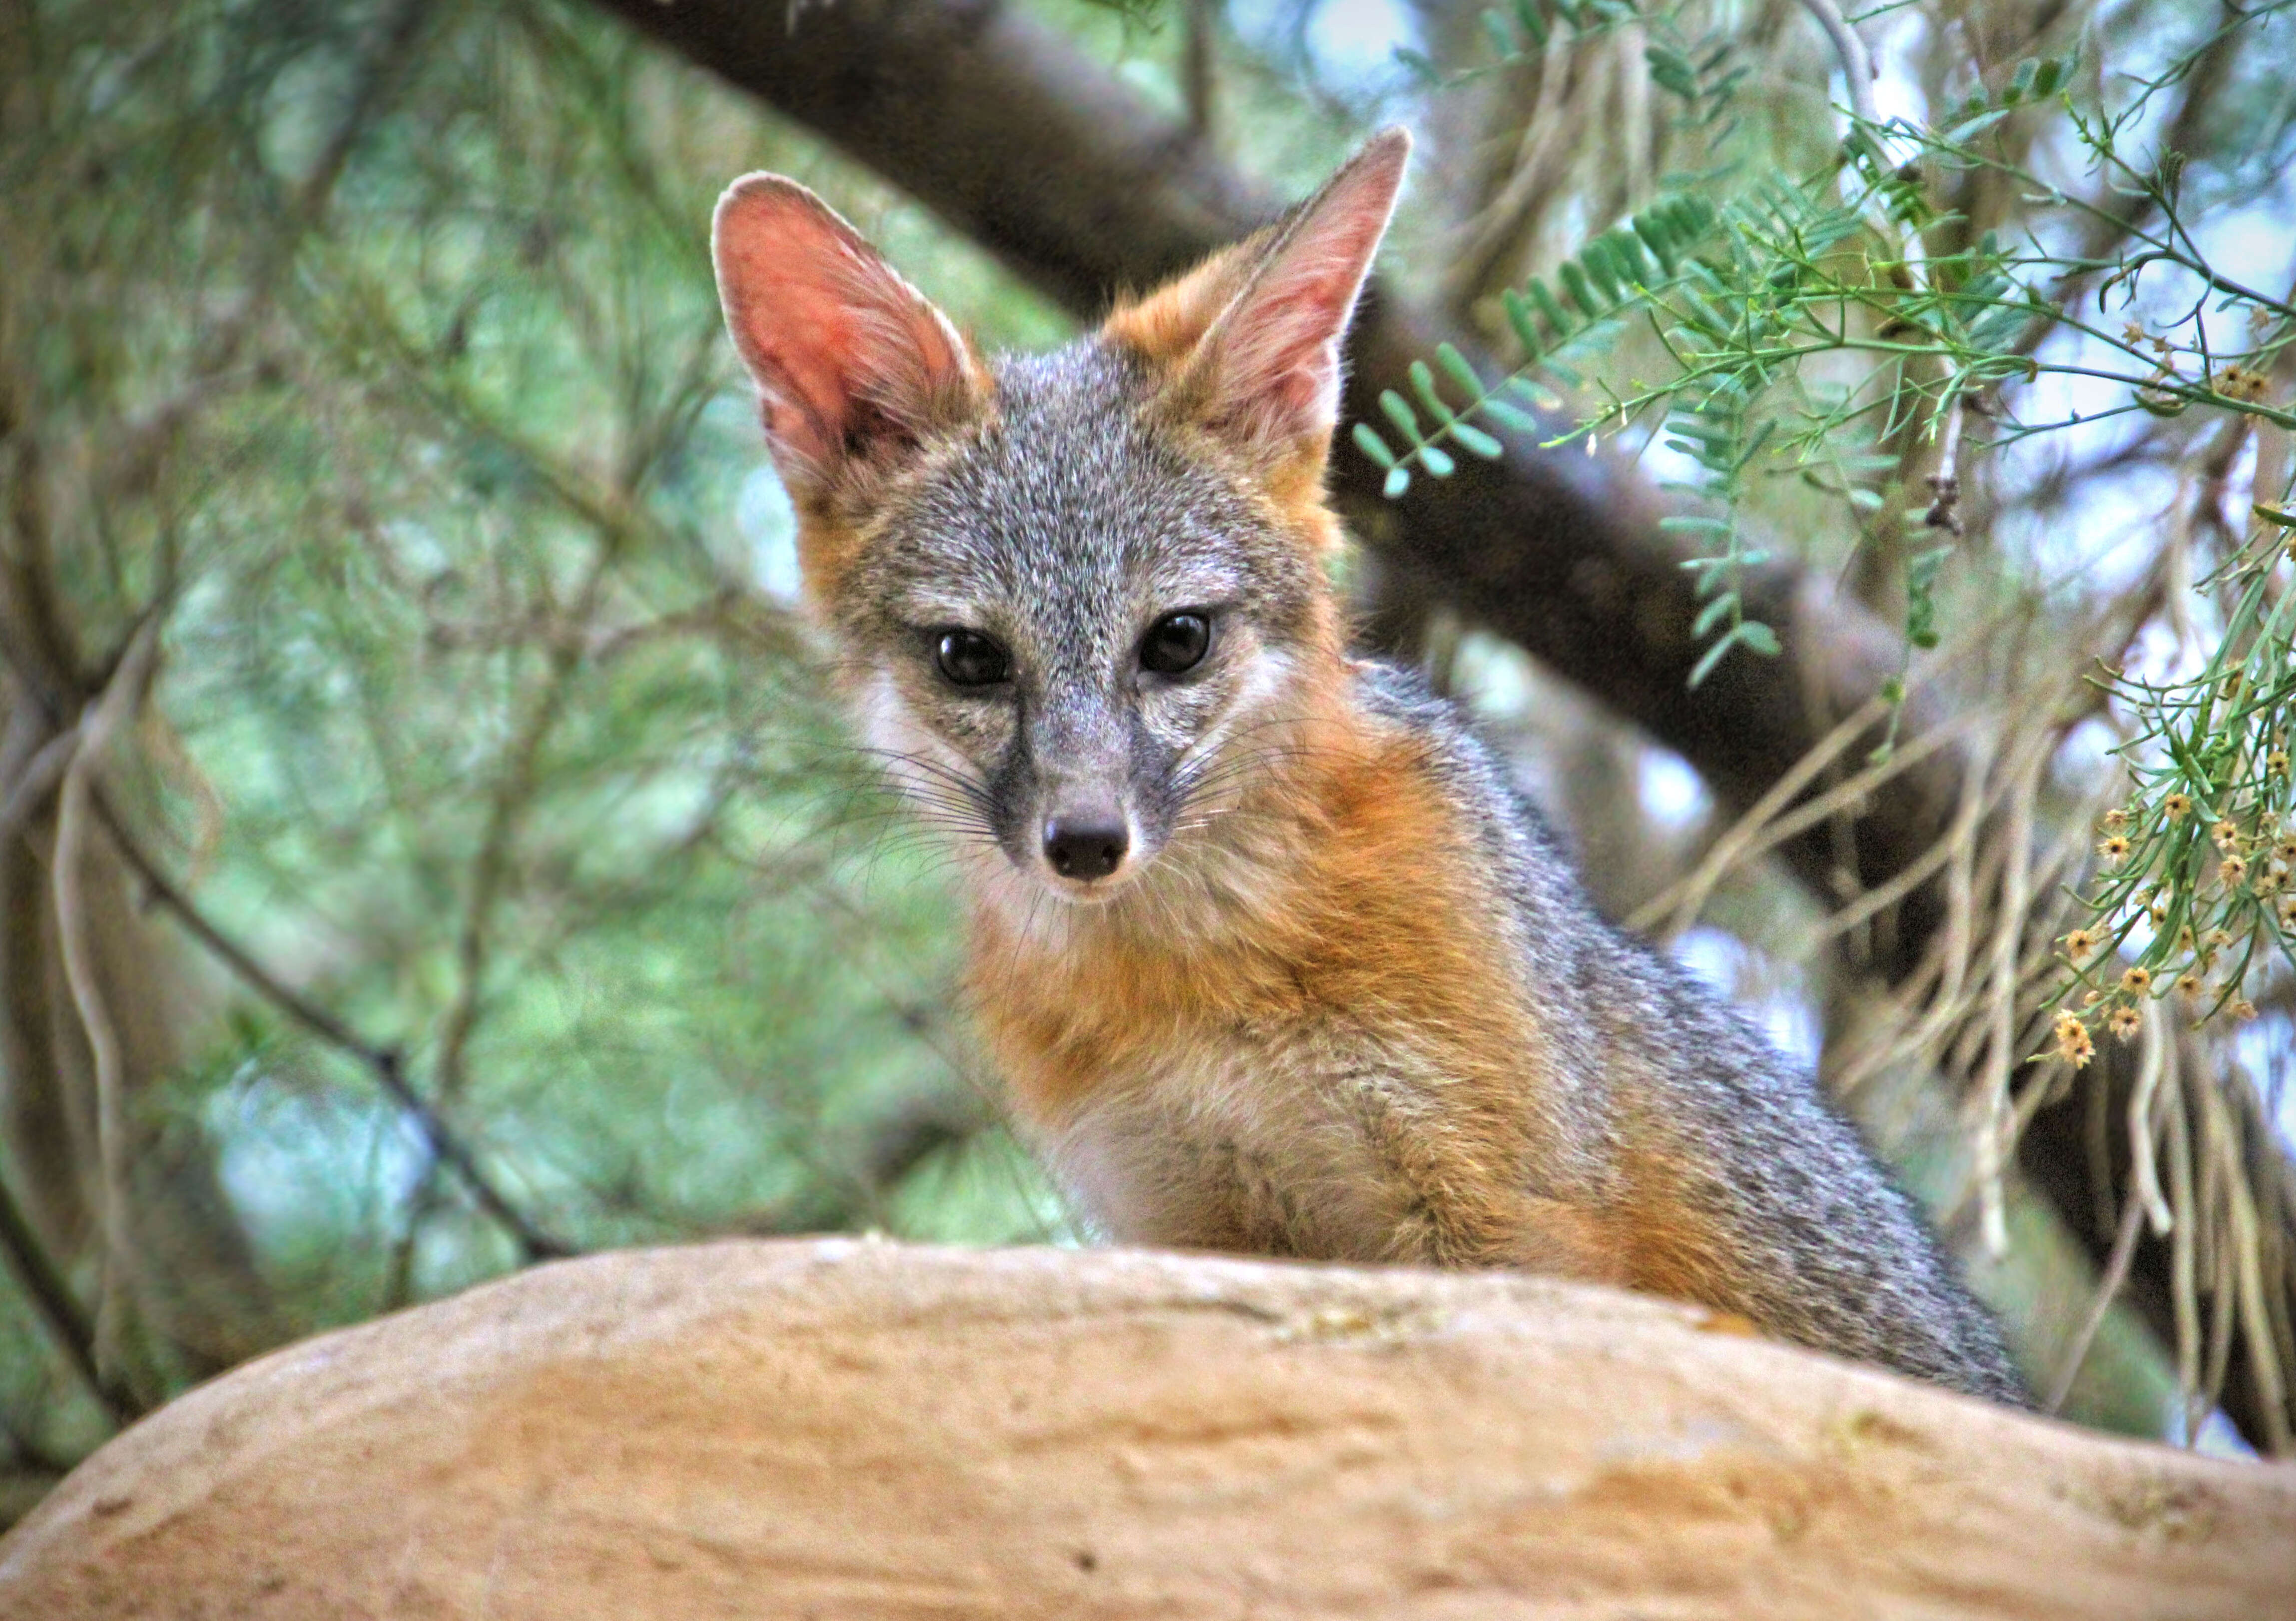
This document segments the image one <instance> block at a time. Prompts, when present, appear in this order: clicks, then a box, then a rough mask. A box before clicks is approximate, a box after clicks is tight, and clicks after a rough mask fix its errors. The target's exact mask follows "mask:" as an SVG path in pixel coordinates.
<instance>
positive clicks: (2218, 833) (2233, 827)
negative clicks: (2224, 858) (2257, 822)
mask: <svg viewBox="0 0 2296 1621" xmlns="http://www.w3.org/2000/svg"><path fill="white" fill-rule="evenodd" d="M2209 836H2210V838H2212V839H2214V840H2215V841H2216V842H2217V848H2218V850H2221V851H2223V852H2225V853H2226V855H2230V854H2231V853H2232V852H2234V851H2235V850H2237V849H2239V848H2240V827H2239V826H2238V825H2237V824H2236V823H2235V822H2234V821H2233V819H2231V818H2230V817H2226V818H2225V819H2224V820H2222V821H2220V822H2218V824H2217V825H2216V826H2215V827H2211V828H2210V829H2209Z"/></svg>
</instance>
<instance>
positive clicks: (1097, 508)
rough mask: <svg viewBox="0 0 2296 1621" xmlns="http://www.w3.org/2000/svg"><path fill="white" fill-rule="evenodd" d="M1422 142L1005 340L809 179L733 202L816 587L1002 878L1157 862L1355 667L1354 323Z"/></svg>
mask: <svg viewBox="0 0 2296 1621" xmlns="http://www.w3.org/2000/svg"><path fill="white" fill-rule="evenodd" d="M1407 150H1408V144H1407V142H1406V140H1405V138H1404V137H1403V136H1402V135H1401V133H1400V132H1399V131H1398V132H1391V133H1390V135H1388V136H1382V137H1380V138H1378V139H1375V140H1374V142H1373V143H1372V144H1370V145H1369V146H1367V147H1366V148H1365V151H1364V152H1362V153H1361V154H1359V155H1358V156H1357V158H1356V159H1355V160H1353V161H1352V162H1351V163H1349V165H1348V166H1347V167H1346V168H1345V169H1342V170H1341V172H1340V174H1339V175H1338V176H1337V177H1334V179H1333V181H1332V182H1331V184H1330V185H1327V186H1326V187H1325V188H1324V191H1323V192H1322V193H1319V194H1318V195H1317V196H1316V198H1315V199H1313V200H1311V201H1310V202H1308V203H1307V204H1306V205H1303V207H1302V208H1300V210H1295V211H1294V213H1293V214H1292V216H1290V217H1289V218H1286V219H1285V220H1283V221H1282V222H1279V224H1277V225H1276V226H1272V227H1270V229H1269V230H1268V231H1267V232H1263V233H1262V234H1261V235H1259V237H1255V238H1253V239H1251V240H1250V241H1247V242H1245V243H1240V244H1238V245H1237V246H1236V247H1234V248H1232V249H1230V250H1228V251H1226V252H1225V253H1223V254H1221V255H1218V256H1217V257H1216V258H1214V259H1212V260H1210V262H1208V263H1207V264H1205V265H1204V266H1202V267H1201V268H1199V269H1198V270H1197V271H1195V272H1193V274H1191V275H1190V276H1185V277H1183V278H1181V279H1180V280H1178V281H1177V282H1175V283H1173V284H1169V286H1167V287H1165V288H1163V289H1162V290H1160V291H1159V292H1156V293H1154V294H1152V296H1150V297H1149V298H1146V299H1144V300H1138V301H1136V302H1133V303H1130V304H1128V305H1126V306H1124V307H1122V308H1119V309H1118V311H1117V312H1116V313H1115V314H1114V315H1113V316H1111V317H1110V319H1109V321H1108V322H1107V323H1106V325H1104V326H1103V327H1102V329H1101V330H1100V331H1098V332H1097V333H1094V334H1093V335H1091V336H1089V337H1087V338H1085V339H1082V340H1080V341H1078V342H1076V343H1075V344H1072V345H1070V347H1069V348H1067V349H1064V350H1059V351H1057V352H1055V353H1053V354H1050V355H1045V356H1036V357H1021V358H1003V359H999V360H996V361H995V362H988V361H984V360H982V359H981V358H980V357H979V356H977V355H976V354H975V353H974V352H973V350H972V348H971V346H970V345H969V344H967V343H966V342H965V341H964V339H963V338H962V337H961V336H960V335H959V334H958V333H957V332H956V331H955V327H954V326H953V325H950V323H949V322H948V321H947V318H946V317H943V316H942V315H941V314H940V313H939V311H938V310H936V309H933V308H932V307H931V305H930V304H929V303H927V302H926V301H925V300H924V299H923V298H922V295H920V294H919V293H918V292H916V290H915V289H914V288H913V287H911V286H910V285H909V284H907V283H906V281H904V280H902V279H901V278H900V277H899V276H898V275H897V274H895V273H894V272H893V271H892V270H891V268H890V267H888V266H887V265H885V263H884V262H883V260H881V259H879V258H878V256H877V255H876V254H875V252H874V251H873V250H871V249H870V248H869V247H868V246H867V244H866V243H864V242H863V241H862V240H861V238H860V237H859V236H858V235H857V234H855V233H854V232H853V230H852V228H851V227H850V226H848V225H846V223H845V222H844V221H843V220H841V219H840V218H838V217H837V216H836V215H835V214H834V213H832V212H831V211H830V210H829V209H828V208H827V207H826V206H825V205H824V204H823V203H822V202H820V201H819V200H818V199H817V198H816V197H814V196H813V195H812V194H811V193H808V192H806V191H805V190H804V189H803V188H801V187H799V186H797V185H794V183H792V182H790V181H787V180H784V179H782V178H780V177H774V176H751V177H746V178H745V179H743V180H742V181H739V182H736V183H735V185H734V186H733V187H732V188H731V189H729V190H728V191H727V193H726V196H725V198H724V199H723V200H722V201H721V202H720V203H719V206H718V211H717V224H716V232H715V240H714V250H715V257H716V260H717V275H718V284H719V289H720V292H721V296H722V298H723V300H724V303H725V308H726V320H727V325H728V328H729V330H730V331H731V332H732V333H733V335H734V341H735V344H736V347H737V348H738V349H739V350H740V351H741V353H742V358H744V360H745V361H746V362H747V363H748V365H749V367H750V373H751V374H752V376H753V377H754V378H755V379H756V381H757V383H758V391H759V395H760V399H761V401H762V405H763V416H764V421H765V427H766V436H767V444H768V446H769V448H771V449H772V451H773V454H774V457H775V462H776V465H777V466H778V467H779V469H780V471H781V473H782V474H783V480H784V481H785V483H787V485H788V486H789V488H790V491H791V497H792V499H793V501H794V503H795V506H796V507H797V511H798V514H799V559H800V563H801V564H802V567H803V572H804V578H805V585H806V596H807V599H808V605H809V607H810V608H811V610H812V611H813V612H814V613H815V614H816V616H817V617H818V618H819V619H820V620H821V621H823V622H824V624H825V625H826V626H827V628H828V629H830V631H831V633H832V641H833V644H834V646H835V649H836V654H837V667H838V672H839V677H840V682H841V684H842V685H843V687H844V688H845V689H846V691H847V693H848V694H849V696H850V697H851V699H852V701H853V703H854V704H855V706H856V708H857V712H858V715H859V719H860V720H861V721H862V724H863V725H864V727H865V730H866V731H867V733H868V736H869V741H870V743H871V745H873V748H874V749H875V750H876V751H877V753H878V754H879V757H880V758H881V761H883V763H884V766H885V769H886V770H887V772H888V774H889V775H890V778H892V780H893V781H894V782H895V783H896V784H898V786H900V787H901V788H902V789H903V790H904V791H905V792H906V794H907V795H908V796H909V797H910V798H911V799H912V800H913V801H914V802H915V803H916V805H917V806H918V808H919V809H920V810H921V811H923V812H924V813H925V814H926V815H927V816H928V817H929V818H930V819H932V820H934V821H936V822H938V823H939V824H940V825H942V826H943V827H946V828H947V830H948V831H949V832H950V833H951V834H952V835H954V837H955V843H956V845H957V848H958V849H959V850H960V851H961V852H964V854H965V855H966V856H967V858H968V859H969V861H970V863H971V866H972V870H973V872H974V873H975V875H976V876H977V877H978V878H979V879H980V882H981V883H982V884H984V885H986V887H987V889H988V892H989V893H991V894H992V895H996V896H1001V897H1003V898H1005V899H1007V900H1010V901H1013V902H1015V903H1024V904H1026V905H1028V906H1029V908H1030V909H1031V910H1033V909H1035V908H1036V907H1037V904H1038V903H1039V902H1040V901H1042V900H1043V899H1044V898H1045V897H1046V896H1047V895H1050V896H1052V897H1054V898H1056V899H1057V900H1059V901H1067V902H1074V903H1080V904H1086V905H1092V904H1096V903H1099V902H1102V901H1109V900H1111V899H1112V898H1114V897H1116V896H1118V895H1119V894H1122V893H1127V892H1128V891H1130V890H1132V889H1133V887H1134V886H1135V885H1137V884H1139V883H1141V882H1142V881H1143V880H1144V879H1150V878H1151V876H1152V875H1153V874H1154V873H1156V872H1157V871H1158V870H1159V869H1160V858H1162V857H1164V856H1165V854H1166V853H1167V852H1168V851H1169V850H1172V849H1173V848H1174V847H1175V845H1176V842H1177V843H1179V844H1180V845H1182V846H1185V844H1186V843H1187V842H1188V841H1189V840H1190V839H1191V838H1192V837H1196V836H1198V835H1201V836H1202V837H1205V838H1210V837H1212V836H1214V835H1213V832H1212V830H1213V829H1214V827H1215V826H1216V824H1217V823H1218V820H1219V819H1220V815H1221V813H1222V812H1223V811H1226V810H1228V809H1232V808H1233V807H1234V802H1235V801H1236V799H1237V797H1238V794H1239V792H1240V790H1241V787H1242V783H1243V781H1244V780H1245V778H1246V775H1247V772H1246V769H1245V767H1246V765H1247V764H1248V763H1249V762H1251V761H1255V760H1259V761H1264V760H1267V759H1271V758H1274V757H1275V755H1276V754H1278V753H1280V752H1281V750H1282V749H1283V747H1284V746H1285V741H1284V740H1285V735H1286V732H1287V728H1290V727H1292V726H1293V725H1294V724H1296V723H1297V721H1298V720H1299V719H1300V717H1301V716H1302V715H1303V714H1305V713H1306V712H1308V710H1309V709H1310V708H1312V705H1313V702H1314V699H1315V697H1316V694H1317V693H1318V691H1320V690H1324V689H1326V688H1327V687H1328V686H1329V684H1330V683H1331V681H1332V680H1333V679H1334V678H1335V674H1336V672H1337V671H1338V670H1339V668H1340V667H1341V660H1342V650H1341V638H1340V634H1339V631H1338V629H1337V614H1336V611H1335V608H1334V605H1333V601H1332V598H1331V593H1330V589H1329V587H1328V584H1327V583H1326V572H1325V563H1326V559H1327V556H1328V554H1329V552H1330V549H1331V548H1332V547H1333V545H1334V544H1335V543H1336V539H1337V531H1336V525H1335V523H1334V521H1333V518H1332V516H1331V514H1329V512H1328V511H1327V510H1326V509H1325V508H1324V505H1323V502H1322V498H1321V484H1322V476H1323V471H1324V457H1325V454H1326V450H1327V448H1328V442H1329V438H1330V434H1331V430H1332V426H1333V419H1334V416H1335V415H1336V410H1337V403H1338V391H1339V382H1340V373H1339V350H1338V345H1339V340H1340V338H1341V335H1342V334H1343V333H1344V331H1345V327H1346V325H1347V321H1348V318H1349V315H1350V313H1351V312H1352V309H1353V307H1354V303H1355V300H1356V297H1357V292H1358V290H1359V288H1360V286H1361V284H1362V282H1363V279H1364V276H1365V273H1366V271H1367V269H1368V267H1369V264H1370V260H1371V257H1372V254H1373V252H1374V250H1375V249H1376V247H1377V244H1378V242H1379V238H1380V235H1382V232H1383V230H1384V228H1385V226H1386V222H1387V218H1388V215H1389V213H1390V210H1391V208H1392V205H1393V202H1394V197H1395V193H1396V190H1397V186H1398V184H1399V181H1400V177H1401V172H1402V167H1403V162H1404V159H1405V157H1406V153H1407Z"/></svg>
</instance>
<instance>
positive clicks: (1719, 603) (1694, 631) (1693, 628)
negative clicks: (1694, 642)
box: [1690, 591, 1738, 638]
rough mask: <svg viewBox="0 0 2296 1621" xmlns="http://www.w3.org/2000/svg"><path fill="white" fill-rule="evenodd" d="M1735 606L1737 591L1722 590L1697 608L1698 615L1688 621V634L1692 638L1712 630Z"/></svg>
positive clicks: (1736, 603)
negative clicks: (1711, 599) (1717, 595)
mask: <svg viewBox="0 0 2296 1621" xmlns="http://www.w3.org/2000/svg"><path fill="white" fill-rule="evenodd" d="M1737 606H1738V593H1737V592H1735V591H1725V592H1723V593H1722V595H1721V596H1719V597H1716V598H1714V600H1713V601H1711V602H1710V603H1708V604H1707V605H1705V606H1704V607H1702V608H1701V609H1699V610H1698V617H1697V618H1696V619H1694V620H1693V621H1691V623H1690V634H1691V635H1692V636H1693V638H1696V637H1702V636H1704V635H1706V634H1707V633H1708V632H1709V631H1710V630H1712V629H1714V627H1715V626H1717V625H1718V624H1720V623H1721V622H1722V621H1724V620H1726V619H1727V618H1728V617H1729V616H1730V614H1731V613H1732V612H1733V611H1734V610H1735V609H1736V607H1737Z"/></svg>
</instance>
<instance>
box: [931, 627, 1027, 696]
mask: <svg viewBox="0 0 2296 1621" xmlns="http://www.w3.org/2000/svg"><path fill="white" fill-rule="evenodd" d="M933 662H935V663H937V664H939V666H940V672H941V674H943V675H945V676H947V678H948V679H950V680H952V681H954V682H955V683H956V685H957V686H959V687H994V686H996V683H997V682H999V681H1002V680H1004V679H1005V678H1006V677H1008V676H1010V675H1011V674H1012V673H1013V660H1012V657H1011V655H1010V654H1007V653H1006V652H1005V649H1004V648H1003V647H1002V646H999V645H998V644H997V642H996V638H993V637H987V636H983V635H981V634H980V631H978V630H964V629H956V630H944V631H942V632H941V633H940V640H939V643H938V644H937V645H936V646H935V647H934V649H933Z"/></svg>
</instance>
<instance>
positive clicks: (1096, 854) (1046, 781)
mask: <svg viewBox="0 0 2296 1621" xmlns="http://www.w3.org/2000/svg"><path fill="white" fill-rule="evenodd" d="M1099 698H1100V695H1097V694H1085V693H1078V692H1073V691H1071V692H1068V693H1062V694H1060V695H1058V696H1057V697H1056V698H1055V699H1054V702H1052V703H1050V704H1047V705H1046V709H1047V710H1048V713H1046V715H1045V716H1044V718H1043V720H1041V721H1040V722H1039V724H1037V726H1034V727H1030V728H1027V731H1026V734H1025V743H1024V746H1025V748H1026V749H1027V753H1028V755H1029V769H1028V771H1027V773H1026V775H1027V776H1028V777H1029V778H1033V779H1034V780H1033V782H1032V784H1031V785H1030V786H1031V787H1032V788H1033V790H1034V791H1033V792H1032V793H1029V794H1028V798H1029V800H1030V801H1032V802H1033V809H1034V815H1033V816H1032V817H1031V819H1030V820H1031V822H1032V823H1033V826H1034V830H1035V834H1036V836H1035V838H1034V840H1033V841H1032V842H1033V844H1034V846H1035V847H1034V848H1033V849H1024V850H1021V851H1014V852H1013V854H1014V855H1015V856H1016V857H1018V858H1020V859H1021V865H1023V866H1028V867H1034V868H1037V870H1038V872H1039V874H1040V875H1046V876H1050V877H1051V878H1052V880H1053V883H1054V888H1055V889H1056V890H1059V891H1061V892H1062V893H1067V894H1069V895H1070V896H1072V897H1079V898H1080V897H1082V896H1083V895H1085V894H1087V893H1091V894H1092V895H1093V896H1094V898H1095V899H1097V898H1098V896H1099V895H1100V894H1104V893H1110V892H1111V891H1113V890H1115V889H1117V888H1119V887H1120V886H1121V885H1122V884H1123V882H1124V881H1126V880H1128V879H1129V878H1131V877H1132V876H1133V874H1134V872H1135V871H1136V869H1137V868H1139V867H1141V866H1142V865H1143V864H1144V860H1146V859H1147V858H1148V857H1149V856H1151V855H1152V854H1153V853H1154V852H1153V850H1152V848H1150V846H1152V844H1153V843H1154V839H1153V836H1152V835H1153V829H1152V828H1150V827H1144V826H1143V825H1142V824H1143V818H1142V816H1141V814H1140V811H1139V806H1138V802H1139V801H1140V800H1141V799H1142V798H1143V797H1150V798H1152V797H1153V795H1152V794H1149V795H1145V796H1144V794H1142V793H1141V792H1140V790H1141V789H1142V787H1143V786H1144V785H1143V784H1142V782H1141V781H1140V776H1141V772H1142V770H1143V768H1144V767H1149V766H1150V764H1151V762H1148V761H1143V760H1141V759H1140V758H1139V757H1138V755H1139V751H1138V750H1137V749H1136V748H1134V747H1127V746H1126V743H1125V734H1126V733H1127V731H1128V730H1129V729H1130V728H1129V725H1128V717H1126V716H1124V715H1121V714H1119V713H1118V712H1116V711H1115V710H1114V709H1113V708H1112V707H1111V706H1110V705H1109V704H1106V703H1104V702H1103V701H1098V700H1099ZM1151 769H1152V768H1151ZM1016 842H1017V841H1016ZM1008 848H1009V846H1008Z"/></svg>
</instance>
